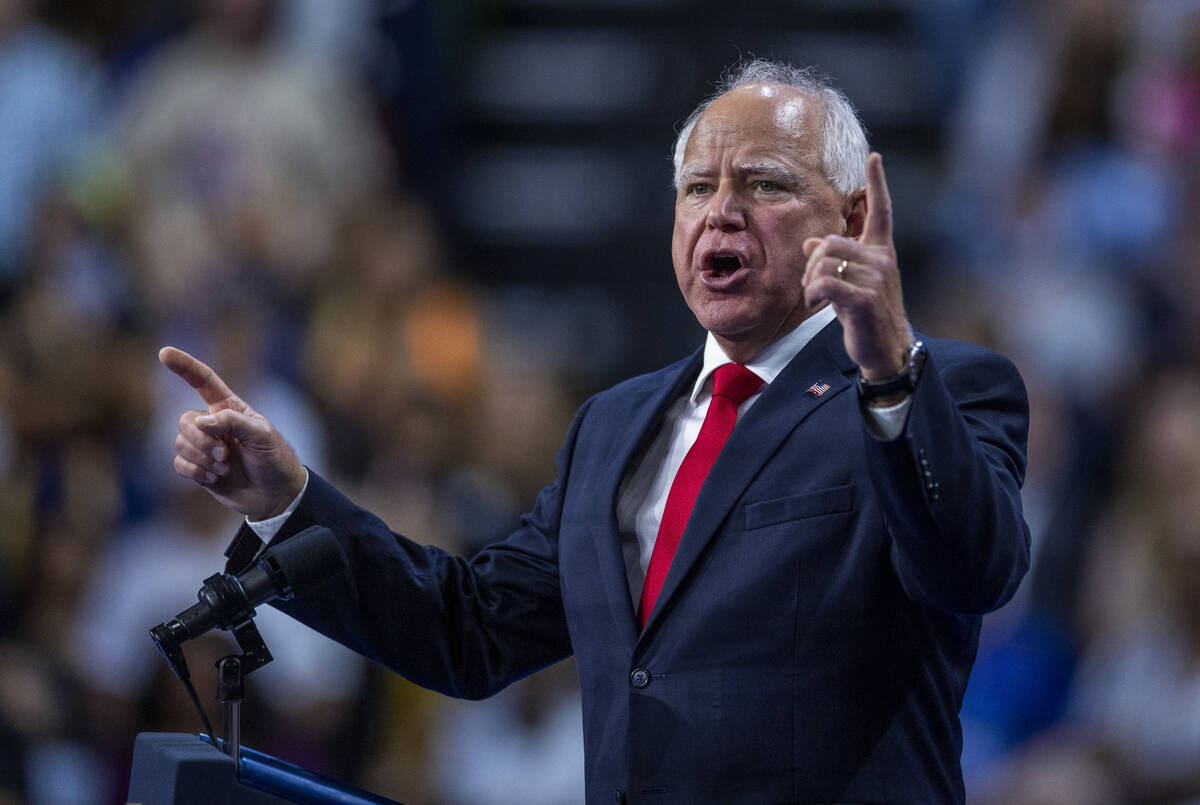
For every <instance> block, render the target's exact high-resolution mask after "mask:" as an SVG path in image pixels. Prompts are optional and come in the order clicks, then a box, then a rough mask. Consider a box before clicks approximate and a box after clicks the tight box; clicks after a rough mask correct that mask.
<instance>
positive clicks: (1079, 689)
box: [0, 0, 1200, 805]
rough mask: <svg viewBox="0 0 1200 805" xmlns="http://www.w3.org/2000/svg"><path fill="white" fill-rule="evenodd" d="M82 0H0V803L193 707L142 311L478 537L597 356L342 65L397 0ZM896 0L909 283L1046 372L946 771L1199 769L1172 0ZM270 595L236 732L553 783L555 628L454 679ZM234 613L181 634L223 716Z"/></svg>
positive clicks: (349, 471) (399, 779) (1192, 10)
mask: <svg viewBox="0 0 1200 805" xmlns="http://www.w3.org/2000/svg"><path fill="white" fill-rule="evenodd" d="M65 5H66V6H67V7H71V6H72V4H69V3H68V4H65ZM85 5H86V4H85ZM94 5H95V6H96V7H97V8H100V9H102V10H101V11H100V12H96V13H94V14H92V15H90V16H89V15H86V14H85V15H71V14H64V13H62V10H61V9H62V4H55V3H46V4H45V6H44V7H42V8H36V9H35V8H34V0H0V524H2V529H0V557H2V559H3V561H2V562H0V615H2V616H3V617H0V805H9V803H23V802H29V803H35V805H41V804H43V803H45V804H46V805H93V804H94V805H109V804H110V803H113V804H115V803H122V802H124V801H125V791H126V787H127V784H128V779H129V772H130V761H131V753H132V747H133V739H134V736H135V735H136V734H137V733H138V732H142V731H156V732H167V731H182V732H195V731H198V730H199V728H200V726H199V720H198V716H197V714H196V712H195V709H194V707H193V706H192V704H191V702H190V701H189V700H188V698H187V696H186V694H185V693H184V690H183V687H182V685H180V684H179V682H178V681H177V680H175V679H174V678H173V677H172V676H171V675H170V672H169V671H168V670H167V668H166V666H165V663H163V662H162V660H161V658H160V657H159V656H158V655H157V653H156V652H155V651H154V648H153V645H152V644H151V642H150V640H149V637H148V635H147V630H148V629H149V628H150V627H151V626H153V625H155V624H156V623H158V622H160V621H162V620H165V619H167V618H169V617H171V616H173V615H174V614H175V613H176V612H178V611H180V610H181V609H183V608H184V607H186V606H187V605H188V604H189V603H191V602H192V601H194V597H193V596H194V592H195V590H196V589H198V587H199V584H200V582H201V580H202V579H203V578H205V577H206V576H208V575H209V574H211V573H213V572H215V571H216V570H218V569H219V567H220V564H221V562H222V557H221V552H222V550H223V549H224V547H225V544H226V542H227V540H228V539H229V538H230V536H231V535H232V533H233V530H234V529H235V528H236V525H237V524H236V522H235V521H234V520H233V518H232V517H231V516H230V515H229V514H228V513H226V512H225V511H224V510H223V509H222V508H221V507H220V506H219V505H217V504H215V503H214V502H212V501H211V500H210V499H209V498H208V497H207V496H206V495H205V494H204V493H203V492H202V491H199V490H197V489H195V488H193V487H192V486H191V485H189V484H188V483H186V482H184V481H182V480H181V479H179V478H177V477H176V476H175V475H174V473H173V472H172V471H171V468H170V462H171V456H172V441H173V438H174V432H175V420H176V417H177V416H178V415H179V413H180V412H182V411H183V410H184V409H186V408H191V407H197V406H198V402H199V401H198V400H196V399H193V397H192V394H193V393H192V391H191V390H190V389H188V388H187V387H186V386H185V385H184V384H182V383H180V382H179V381H178V379H177V378H175V377H173V376H171V375H170V374H169V373H167V372H166V371H165V370H162V369H161V367H159V366H158V365H157V362H156V361H155V359H154V356H155V353H156V351H157V348H158V347H159V346H161V345H163V344H174V345H176V346H179V347H181V348H184V349H187V350H189V351H192V352H193V353H194V354H197V355H198V356H200V357H201V358H203V359H204V360H205V361H206V362H208V363H210V364H211V365H213V366H214V367H216V368H217V369H218V371H219V372H220V373H221V374H222V375H223V377H224V378H225V379H226V380H227V381H228V382H229V384H230V385H231V386H232V387H233V388H234V389H235V391H237V392H238V393H239V394H240V395H241V396H242V397H244V398H245V399H247V400H248V401H250V402H251V404H252V405H253V406H254V407H255V408H256V409H257V410H259V411H260V412H262V413H264V414H265V415H266V416H268V417H269V418H270V419H271V420H272V421H273V422H274V423H275V424H276V425H277V427H278V428H279V429H280V431H281V432H283V433H284V434H285V435H286V436H287V437H288V438H289V440H290V441H291V442H292V443H293V445H294V446H295V447H296V449H297V452H298V453H299V454H300V455H301V456H302V458H303V459H304V461H305V463H307V464H308V465H309V466H311V467H313V468H314V469H316V470H317V471H319V472H321V473H322V474H324V475H325V476H327V477H329V478H331V479H333V480H334V481H335V482H336V483H338V484H339V485H340V486H341V487H342V488H344V489H346V490H347V491H348V492H349V493H350V494H351V496H352V497H353V498H354V499H356V500H357V501H358V502H360V503H361V504H363V505H365V506H367V507H368V508H370V509H372V510H373V511H375V512H376V513H378V514H379V515H381V516H382V517H383V518H384V519H385V520H386V521H387V522H389V523H390V524H392V526H393V527H394V528H396V529H397V530H400V531H402V532H404V533H407V534H411V535H414V536H416V537H418V538H420V539H422V540H423V541H428V542H434V543H437V544H439V545H442V546H445V547H447V548H449V549H451V550H455V551H464V552H470V551H472V550H474V549H476V548H478V547H480V546H481V545H483V544H486V543H487V542H489V541H491V540H494V539H496V538H499V537H503V536H504V534H506V533H507V531H508V530H509V529H510V528H511V527H512V526H513V525H514V524H515V523H516V521H517V519H518V517H519V515H520V512H521V511H522V507H523V506H526V505H528V504H529V503H530V502H531V501H532V500H533V498H534V496H535V494H536V491H537V490H538V489H539V488H540V487H541V486H542V485H543V484H545V483H546V482H547V481H549V480H550V475H551V473H552V471H553V453H554V450H555V449H556V447H557V446H558V442H559V440H560V439H561V437H562V434H563V433H564V432H565V429H566V425H567V423H568V421H569V419H570V417H571V415H572V413H573V411H574V409H575V407H576V406H577V405H578V404H579V403H580V402H581V400H582V399H583V397H584V396H585V395H586V393H588V392H589V391H592V390H594V388H590V387H589V384H588V383H587V382H581V380H580V378H581V377H587V373H586V371H584V372H581V371H580V368H581V366H582V367H583V368H585V369H586V364H587V362H588V360H589V356H588V355H586V354H583V355H577V356H573V357H572V362H571V363H570V364H564V362H563V361H560V360H553V359H547V355H548V354H550V353H552V352H553V350H552V344H553V342H554V341H555V339H556V338H558V337H560V336H561V338H562V339H563V340H564V341H565V342H571V343H577V341H573V340H572V339H570V338H569V337H568V336H569V333H568V332H567V329H566V328H571V327H572V326H576V324H577V323H576V322H573V321H572V319H571V317H570V316H562V315H557V316H554V315H550V313H551V312H552V311H547V319H548V320H550V321H552V322H555V323H556V325H557V326H558V327H560V328H564V329H563V332H561V333H559V334H557V335H556V333H554V332H547V328H546V327H545V326H544V325H540V326H539V325H537V324H535V323H533V322H532V321H531V316H532V317H534V318H536V317H537V313H536V306H532V307H534V309H535V312H534V313H532V314H530V313H529V308H530V307H531V304H530V300H529V299H528V298H525V300H524V302H521V297H519V296H518V297H514V296H513V294H510V293H507V292H506V290H505V289H504V288H497V287H489V288H486V289H485V288H483V287H481V286H480V285H479V283H478V281H474V280H471V279H468V278H467V275H466V274H465V273H464V272H463V271H461V270H458V269H457V268H456V266H455V257H454V250H453V248H451V245H450V244H448V243H447V241H448V240H449V238H447V237H446V236H445V234H444V233H445V232H446V231H447V228H446V222H445V221H443V220H439V216H438V215H437V214H435V212H434V211H433V207H431V205H430V204H429V203H428V202H427V200H426V193H427V189H426V188H423V187H421V186H418V184H419V183H417V182H414V181H412V179H411V178H410V177H409V176H408V175H407V174H406V171H405V169H404V166H405V165H407V164H409V163H410V162H411V161H412V160H413V158H414V153H413V152H414V150H416V149H418V148H419V145H420V143H419V142H416V143H414V142H413V141H411V138H410V139H409V140H406V139H405V138H404V137H401V136H397V131H396V128H397V127H396V125H395V121H394V112H395V110H394V109H393V110H390V111H391V113H392V114H391V115H389V110H387V109H386V108H383V107H386V104H385V103H384V100H385V99H384V98H382V97H381V92H380V88H379V87H378V86H377V85H375V84H373V83H372V82H371V81H369V80H367V79H366V78H365V77H364V70H363V64H362V61H361V58H360V56H361V54H362V53H363V52H366V50H367V49H368V48H369V43H370V41H371V37H372V33H373V29H372V22H373V20H374V19H375V15H376V14H377V13H378V10H379V7H380V6H382V5H385V4H382V3H379V4H377V3H373V2H370V0H358V1H357V2H349V0H338V2H336V3H330V2H324V1H323V0H290V1H289V0H194V2H191V3H187V4H183V5H182V6H179V7H176V5H175V4H164V3H155V2H143V3H138V2H136V1H135V0H125V2H123V3H118V4H116V7H118V8H120V9H122V10H123V11H124V14H125V16H124V17H122V18H121V19H122V20H123V21H124V22H126V23H129V22H130V21H137V23H138V24H137V25H129V24H127V25H124V26H118V25H114V24H112V23H111V21H110V22H109V23H105V22H104V21H103V20H104V11H103V9H104V7H105V4H102V3H97V4H94ZM914 5H916V6H922V8H923V13H924V14H926V15H927V16H928V15H939V14H942V12H943V11H946V10H947V9H949V8H950V7H951V6H953V7H955V8H956V13H954V14H952V15H943V16H942V19H943V21H944V20H945V19H953V20H954V22H955V26H954V28H953V30H952V31H951V32H949V33H947V31H945V30H941V31H940V32H939V34H938V35H939V36H941V37H949V38H950V40H951V41H953V42H954V43H955V45H956V47H954V48H946V49H944V50H943V51H942V52H943V54H944V59H945V60H946V64H945V67H944V69H946V70H947V71H949V72H950V73H952V74H953V75H954V76H955V77H956V78H955V81H954V82H953V86H952V90H951V91H950V92H948V93H947V98H946V101H945V103H944V115H945V119H944V120H943V121H940V123H941V124H942V125H944V131H945V147H944V149H942V150H943V153H944V159H943V160H942V164H941V167H942V175H941V177H940V183H939V184H940V188H941V190H940V194H939V197H938V201H937V203H936V205H935V210H936V213H935V217H936V220H935V221H934V223H933V225H932V226H928V227H925V228H924V231H928V232H931V233H933V236H932V237H930V238H929V242H926V243H921V244H917V246H918V247H919V248H916V249H913V252H914V253H915V254H918V255H919V258H912V259H911V260H910V264H909V265H907V268H906V263H905V255H904V254H902V255H901V265H902V269H904V270H906V271H908V272H909V274H910V275H911V277H912V278H913V279H912V281H911V282H909V284H908V285H907V286H906V291H907V297H908V304H909V308H910V313H911V316H912V319H913V321H914V324H915V325H916V326H917V327H918V329H920V330H922V331H924V332H927V333H930V334H932V335H937V336H943V337H957V338H966V339H968V340H973V341H976V342H980V343H984V344H987V345H989V346H992V347H994V348H996V349H998V350H1000V351H1001V352H1003V353H1005V354H1006V355H1008V356H1010V357H1011V358H1013V359H1014V361H1015V362H1016V363H1017V364H1018V366H1019V368H1020V369H1021V371H1022V374H1023V375H1024V377H1025V379H1026V382H1027V384H1028V388H1029V393H1030V403H1031V409H1032V416H1031V434H1030V455H1029V474H1028V477H1027V480H1026V486H1025V503H1026V509H1027V519H1028V521H1029V523H1030V526H1031V528H1032V531H1033V535H1034V551H1035V561H1034V567H1033V570H1032V571H1031V575H1030V577H1029V578H1028V579H1027V580H1026V582H1025V584H1024V585H1023V587H1022V590H1021V591H1020V593H1019V594H1018V597H1017V599H1015V600H1014V601H1013V602H1012V603H1011V604H1009V605H1008V606H1006V607H1005V608H1004V609H1002V610H1001V611H1000V612H998V613H996V614H994V615H992V616H991V617H990V618H989V619H988V620H987V621H986V622H985V628H984V634H983V637H982V639H981V646H980V653H979V660H978V662H977V664H976V669H975V672H974V675H973V677H972V681H971V686H970V689H969V690H968V693H967V697H966V700H965V702H964V704H963V723H964V736H965V750H964V756H963V761H964V769H965V773H966V775H967V783H968V791H969V795H970V799H971V801H972V802H973V803H978V804H979V805H993V804H994V805H1001V803H1004V804H1007V805H1022V804H1023V803H1024V804H1027V805H1075V804H1076V803H1078V804H1079V805H1083V804H1084V803H1088V804H1089V805H1106V804H1107V803H1113V804H1114V805H1119V804H1120V803H1146V804H1149V803H1198V802H1200V584H1198V583H1197V578H1198V575H1197V574H1198V572H1200V226H1196V225H1195V221H1196V220H1197V219H1198V212H1200V3H1198V2H1195V0H1128V1H1127V0H1052V1H1051V2H1039V1H1037V0H1025V1H1021V0H1008V1H1007V2H1004V1H1002V0H994V1H992V0H961V1H960V0H939V2H933V0H929V2H926V3H916V2H915V0H914ZM55 10H57V11H58V13H54V12H55ZM110 11H111V9H110ZM766 55H769V54H766ZM869 122H870V121H868V123H869ZM663 135H664V136H663V151H664V154H665V152H666V148H667V141H668V140H669V135H670V132H663ZM665 171H666V162H665V160H664V176H663V177H657V178H655V180H654V181H653V183H652V184H653V185H654V186H655V187H664V186H665V185H666V182H667V177H666V175H665ZM897 220H898V226H899V227H900V228H901V229H902V228H903V220H904V219H903V210H898V213H897ZM667 237H668V236H667V233H666V232H664V233H663V244H662V248H663V249H664V254H665V244H666V241H667ZM918 259H919V261H920V265H911V261H912V260H918ZM553 270H554V267H553V266H547V267H546V271H547V272H553ZM663 271H669V268H668V267H667V266H666V265H665V264H664V266H663ZM514 298H517V303H514V301H513V300H514ZM534 301H537V299H536V296H535V297H534ZM531 332H532V333H536V334H537V335H536V338H531V336H530V333H531ZM534 341H537V343H534ZM547 344H550V345H551V347H548V346H547ZM398 616H402V613H401V614H398ZM258 623H259V627H260V630H261V632H262V633H263V636H264V638H265V640H266V642H267V644H268V646H269V647H270V649H271V651H272V653H273V654H274V655H275V657H276V660H275V662H273V663H272V664H270V665H268V666H266V667H265V668H263V669H261V670H260V671H256V672H255V673H254V674H253V675H252V676H251V677H250V678H249V679H248V692H247V703H246V706H245V708H244V724H243V729H244V741H245V743H247V744H248V745H250V746H253V747H255V748H257V749H260V750H263V751H266V752H269V753H271V754H275V755H278V756H280V757H283V758H285V759H288V760H292V761H294V762H297V763H301V764H302V765H305V766H307V767H309V768H311V769H314V770H316V771H319V772H322V773H325V774H328V775H331V776H333V777H336V778H339V779H342V780H346V781H350V782H352V783H354V784H356V785H358V786H361V787H364V788H367V789H369V790H371V791H374V792H376V793H379V794H383V795H386V796H389V797H393V798H396V799H399V800H402V801H408V802H412V803H480V804H482V805H488V804H489V803H496V804H497V805H499V803H508V802H518V801H519V802H525V803H530V802H533V803H568V802H575V801H579V799H580V798H581V796H582V790H583V785H582V727H581V724H580V721H579V704H578V692H577V688H576V682H575V679H574V670H573V668H572V666H571V664H570V663H569V662H567V663H563V664H560V665H558V666H555V667H554V668H551V669H548V670H547V671H545V672H542V673H539V674H537V675H534V676H533V677H530V678H529V679H527V680H525V681H523V682H521V683H518V684H517V685H515V686H513V688H511V689H509V690H508V691H505V692H504V693H502V694H501V695H500V696H498V697H495V698H494V699H492V700H489V701H487V702H482V703H465V704H464V703H458V702H451V701H448V700H445V699H442V698H440V697H437V696H435V695H433V694H429V693H427V692H425V691H422V690H419V689H417V688H415V687H413V686H411V685H409V684H408V683H406V682H404V681H403V680H401V679H399V678H397V677H395V676H393V675H389V674H386V673H384V672H382V671H381V670H380V669H378V668H375V667H374V666H370V665H368V664H367V663H365V662H364V661H362V660H360V659H359V658H357V657H356V656H354V655H352V654H350V653H349V652H347V651H345V650H344V649H341V648H340V647H338V646H336V645H334V644H332V643H330V642H329V641H326V640H324V639H323V638H320V637H319V636H316V635H315V634H314V633H312V632H309V631H307V630H306V629H304V628H303V627H299V626H297V625H295V624H292V623H290V622H289V621H288V620H287V619H286V618H284V617H282V616H280V615H279V614H278V613H276V612H274V611H273V610H270V609H269V608H263V609H261V610H260V614H259V618H258ZM224 638H225V635H223V634H220V635H215V636H214V635H208V636H206V637H205V638H203V639H200V640H197V641H194V642H192V643H189V644H188V645H187V648H186V652H187V655H188V659H189V664H190V667H191V668H192V676H193V679H194V680H195V682H196V684H197V687H198V688H199V690H200V696H201V700H202V701H203V702H204V703H205V704H206V707H207V709H208V710H209V712H210V716H216V715H217V714H218V708H217V706H216V704H215V702H214V696H215V687H216V686H215V671H213V670H212V668H213V663H214V662H215V660H216V659H218V658H219V657H221V656H222V655H224V654H229V653H233V651H234V647H233V646H232V644H231V643H230V642H229V641H227V640H225V639H224Z"/></svg>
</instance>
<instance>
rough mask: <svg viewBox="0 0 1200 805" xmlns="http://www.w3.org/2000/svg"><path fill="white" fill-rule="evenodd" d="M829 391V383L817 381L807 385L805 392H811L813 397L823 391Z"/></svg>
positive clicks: (818, 395)
mask: <svg viewBox="0 0 1200 805" xmlns="http://www.w3.org/2000/svg"><path fill="white" fill-rule="evenodd" d="M827 391H829V384H828V383H822V382H820V381H817V382H816V383H813V384H812V385H811V386H809V387H808V390H807V391H806V392H805V393H806V394H811V395H812V396H814V397H820V396H821V395H822V394H824V393H825V392H827Z"/></svg>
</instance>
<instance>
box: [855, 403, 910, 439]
mask: <svg viewBox="0 0 1200 805" xmlns="http://www.w3.org/2000/svg"><path fill="white" fill-rule="evenodd" d="M911 407H912V397H905V398H904V399H903V400H901V401H900V402H898V403H896V404H895V405H889V406H887V407H885V408H872V407H870V406H864V407H863V412H864V413H865V414H866V415H867V430H868V431H870V432H871V435H872V436H873V437H875V439H876V440H878V441H881V442H890V441H892V440H893V439H895V438H896V437H897V436H899V435H900V434H901V433H903V432H904V423H905V422H907V421H908V409H909V408H911Z"/></svg>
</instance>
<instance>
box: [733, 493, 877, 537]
mask: <svg viewBox="0 0 1200 805" xmlns="http://www.w3.org/2000/svg"><path fill="white" fill-rule="evenodd" d="M853 510H854V484H845V485H844V486H831V487H829V488H828V489H818V490H816V491H813V492H804V493H801V494H799V495H789V496H788V497H784V498H774V499H772V500H763V501H759V502H758V503H747V504H746V508H745V514H746V530H747V531H752V530H754V529H756V528H764V527H766V526H770V525H778V524H779V523H786V522H790V521H792V520H803V519H806V518H810V517H822V516H824V515H827V514H841V513H843V512H849V511H853Z"/></svg>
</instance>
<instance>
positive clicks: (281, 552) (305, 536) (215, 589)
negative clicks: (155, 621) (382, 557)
mask: <svg viewBox="0 0 1200 805" xmlns="http://www.w3.org/2000/svg"><path fill="white" fill-rule="evenodd" d="M345 568H346V557H345V555H344V554H343V553H342V549H341V547H340V546H339V545H338V543H337V539H336V538H335V537H334V536H333V532H332V531H330V530H329V529H328V528H326V527H324V526H318V525H314V526H310V527H308V528H306V529H304V530H303V531H301V532H300V533H299V534H297V535H296V536H294V537H292V538H291V539H287V540H284V541H283V542H282V543H280V544H279V545H275V546H273V547H271V548H269V549H267V550H266V551H265V552H264V553H263V554H262V556H260V557H259V559H258V561H257V562H256V563H255V564H254V565H253V566H252V567H250V568H249V569H247V570H245V571H243V572H242V573H241V574H239V575H237V576H232V575H230V574H228V573H215V574H213V575H212V576H209V577H208V578H207V579H205V580H204V586H203V587H201V588H200V591H199V592H198V593H197V594H196V597H197V598H199V599H200V603H198V604H194V605H193V606H191V607H188V608H187V609H185V610H184V611H183V612H180V613H179V614H178V615H177V616H176V617H175V618H173V619H172V620H169V621H166V622H164V623H160V624H159V625H158V626H155V627H154V628H153V629H151V630H150V637H151V638H152V639H153V640H154V644H155V645H156V646H158V650H159V651H160V652H162V655H163V657H165V658H166V660H167V663H168V664H169V665H170V666H171V667H172V669H173V670H175V671H176V673H177V674H178V673H179V669H180V668H181V667H186V666H184V664H183V663H182V660H181V652H180V650H179V647H180V644H181V643H183V642H184V641H185V640H191V639H192V638H195V637H199V636H200V635H202V634H204V633H205V632H207V631H209V630H210V629H224V630H229V629H236V628H237V627H239V626H241V625H242V624H244V623H246V622H247V621H249V620H250V619H251V618H253V617H254V608H255V607H256V606H258V605H259V604H265V603H268V602H271V601H274V600H276V599H279V600H283V601H286V600H288V599H290V598H291V597H292V596H293V595H294V594H295V593H296V592H297V591H303V590H305V589H307V588H309V587H311V586H313V585H315V584H316V583H318V582H320V581H323V580H324V579H326V578H327V577H329V576H332V575H335V574H337V573H339V572H341V571H343V570H344V569H345ZM184 673H185V674H186V671H185V672H184Z"/></svg>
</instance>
